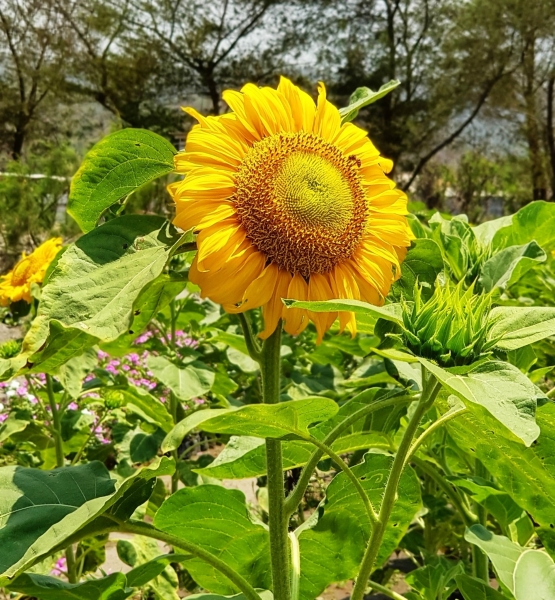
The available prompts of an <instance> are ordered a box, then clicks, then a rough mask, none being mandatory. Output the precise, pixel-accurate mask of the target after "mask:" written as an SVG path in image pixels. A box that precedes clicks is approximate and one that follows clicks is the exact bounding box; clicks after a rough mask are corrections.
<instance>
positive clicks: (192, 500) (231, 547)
mask: <svg viewBox="0 0 555 600" xmlns="http://www.w3.org/2000/svg"><path fill="white" fill-rule="evenodd" d="M183 515H187V517H186V518H183ZM154 525H155V526H156V527H157V528H158V529H160V530H162V531H166V532H168V533H171V534H172V535H175V536H177V537H178V538H181V539H183V540H186V541H188V542H192V543H194V544H198V545H200V546H202V548H204V549H205V550H208V551H209V552H210V553H212V554H214V555H215V556H217V557H219V558H220V559H221V560H223V561H224V562H225V563H226V564H228V565H229V566H230V567H232V568H233V569H235V570H236V571H237V572H238V573H240V574H241V575H242V576H243V577H245V578H246V579H247V581H249V583H250V584H251V585H253V586H254V587H259V588H263V589H268V588H269V587H271V575H270V564H269V560H270V557H269V552H270V549H269V535H268V531H267V529H266V528H265V527H263V526H262V525H257V524H255V523H253V522H252V521H251V520H250V518H249V514H248V510H247V506H246V504H245V496H244V494H243V493H242V492H240V491H238V490H229V489H225V488H223V487H220V486H214V485H200V486H198V487H195V488H183V489H181V490H179V491H178V492H176V493H175V494H173V495H172V496H170V497H169V498H168V499H167V500H166V501H165V502H164V504H162V506H161V507H160V510H159V511H158V512H157V513H156V517H155V519H154ZM187 570H188V571H189V573H191V575H192V577H193V579H194V580H195V581H196V582H197V583H198V584H199V585H200V586H202V587H204V588H206V589H208V590H210V591H212V592H216V593H218V594H233V593H235V592H236V591H237V590H235V589H233V586H232V584H230V583H229V581H228V580H227V579H226V578H225V577H224V576H223V575H221V574H220V573H219V571H216V570H215V569H214V568H213V567H211V566H210V565H207V564H206V563H205V562H203V561H201V560H198V559H192V560H190V561H188V563H187Z"/></svg>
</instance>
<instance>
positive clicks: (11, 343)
mask: <svg viewBox="0 0 555 600" xmlns="http://www.w3.org/2000/svg"><path fill="white" fill-rule="evenodd" d="M20 350H21V342H18V341H17V340H8V341H7V342H4V343H3V344H0V358H4V359H8V358H13V357H14V356H17V355H18V354H19V351H20Z"/></svg>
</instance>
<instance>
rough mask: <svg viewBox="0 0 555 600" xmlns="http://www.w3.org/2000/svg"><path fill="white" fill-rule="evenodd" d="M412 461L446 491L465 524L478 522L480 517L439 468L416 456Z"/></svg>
mask: <svg viewBox="0 0 555 600" xmlns="http://www.w3.org/2000/svg"><path fill="white" fill-rule="evenodd" d="M411 462H413V463H414V464H415V465H416V466H417V467H418V468H419V469H420V470H421V471H422V472H423V473H426V475H428V477H429V478H430V479H431V480H433V481H434V482H435V483H436V484H437V486H438V487H439V488H440V489H441V490H442V491H443V492H444V493H445V495H446V496H447V497H448V498H449V500H450V502H451V504H452V505H453V508H454V509H456V510H457V512H458V513H459V514H460V516H461V518H462V520H463V522H464V524H465V525H466V526H467V527H470V526H471V525H474V524H475V523H477V522H478V517H477V516H476V515H475V514H474V513H473V512H471V511H470V510H468V508H467V506H466V505H465V503H464V501H463V499H462V498H461V497H460V495H459V493H458V492H457V490H456V489H455V488H454V487H453V486H452V485H451V484H450V483H449V482H448V481H447V480H446V479H445V478H444V477H443V475H442V474H441V473H440V472H439V471H438V470H437V469H434V467H433V466H432V465H431V464H430V463H428V462H426V461H425V460H422V459H421V458H418V457H416V456H413V458H412V459H411Z"/></svg>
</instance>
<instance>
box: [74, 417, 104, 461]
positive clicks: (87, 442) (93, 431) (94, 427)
mask: <svg viewBox="0 0 555 600" xmlns="http://www.w3.org/2000/svg"><path fill="white" fill-rule="evenodd" d="M107 416H108V412H107V411H105V412H104V413H103V414H102V415H101V417H100V419H98V421H97V422H96V423H93V425H92V427H91V430H90V432H89V434H88V435H87V437H86V439H85V441H84V442H83V445H82V446H81V448H79V451H78V452H77V454H76V455H75V456H74V457H73V460H72V461H71V464H72V465H76V464H77V463H78V462H79V461H80V460H81V457H82V456H83V452H85V449H86V448H87V446H88V444H89V442H90V441H91V439H92V437H93V436H94V434H95V430H96V429H97V428H98V427H100V425H102V423H103V422H104V419H105V418H106V417H107Z"/></svg>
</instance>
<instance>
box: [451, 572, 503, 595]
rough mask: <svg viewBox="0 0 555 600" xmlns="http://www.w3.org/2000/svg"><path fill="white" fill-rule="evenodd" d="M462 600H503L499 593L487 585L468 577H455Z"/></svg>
mask: <svg viewBox="0 0 555 600" xmlns="http://www.w3.org/2000/svg"><path fill="white" fill-rule="evenodd" d="M455 581H456V582H457V585H458V586H459V590H460V592H461V594H462V595H463V596H464V600H504V599H506V598H507V596H504V595H503V594H502V593H501V592H498V591H497V590H494V589H493V588H492V587H490V586H489V584H488V583H486V582H485V581H482V580H481V579H476V578H475V577H470V576H469V575H457V577H456V578H455Z"/></svg>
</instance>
